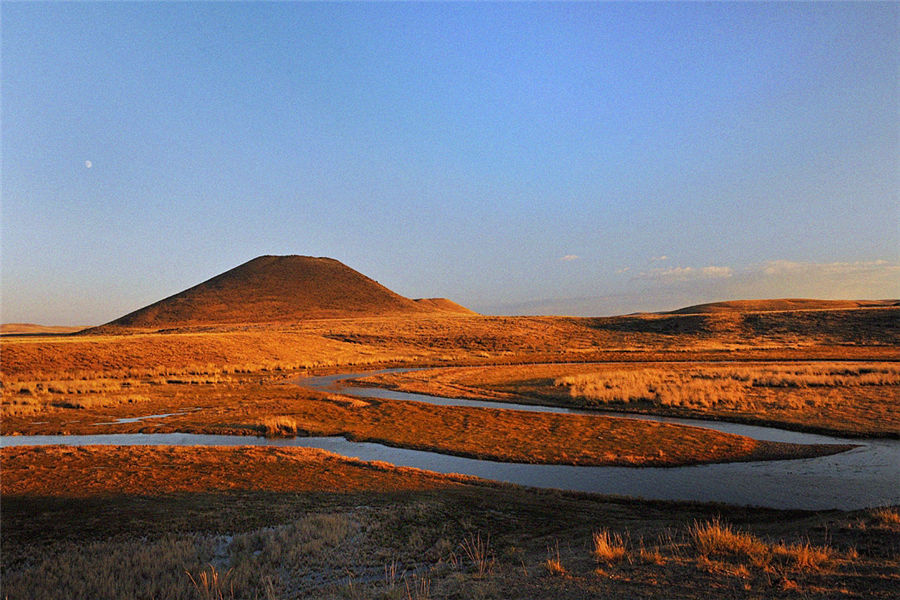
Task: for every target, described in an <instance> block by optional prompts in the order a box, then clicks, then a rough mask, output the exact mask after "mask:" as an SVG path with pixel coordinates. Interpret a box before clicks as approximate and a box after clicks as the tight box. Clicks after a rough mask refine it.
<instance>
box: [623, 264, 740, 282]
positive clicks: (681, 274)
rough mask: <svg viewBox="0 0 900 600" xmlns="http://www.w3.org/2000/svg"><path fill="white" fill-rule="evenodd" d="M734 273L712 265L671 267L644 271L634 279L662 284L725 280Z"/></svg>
mask: <svg viewBox="0 0 900 600" xmlns="http://www.w3.org/2000/svg"><path fill="white" fill-rule="evenodd" d="M733 274H734V271H733V270H732V268H731V267H721V266H716V265H710V266H708V267H701V268H699V269H695V268H694V267H669V268H665V269H663V268H658V269H650V270H649V271H642V272H640V273H638V274H637V275H635V276H634V279H644V280H651V281H660V282H675V281H696V280H700V279H723V278H727V277H731V276H732V275H733Z"/></svg>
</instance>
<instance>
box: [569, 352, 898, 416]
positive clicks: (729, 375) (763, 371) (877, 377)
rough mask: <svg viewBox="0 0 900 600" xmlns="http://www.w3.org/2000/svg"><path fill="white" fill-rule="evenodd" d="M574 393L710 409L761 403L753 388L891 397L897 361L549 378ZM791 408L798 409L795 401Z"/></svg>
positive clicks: (600, 399)
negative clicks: (867, 390) (862, 389)
mask: <svg viewBox="0 0 900 600" xmlns="http://www.w3.org/2000/svg"><path fill="white" fill-rule="evenodd" d="M553 384H554V385H555V386H558V387H564V388H565V389H567V390H568V393H569V395H570V396H572V397H573V398H578V399H582V400H584V401H585V402H586V403H587V404H588V405H593V404H609V403H612V404H626V403H629V402H651V403H654V404H659V405H662V406H675V407H681V406H685V407H690V408H710V407H716V406H723V407H728V408H757V407H758V408H763V409H764V408H765V407H763V406H754V404H755V402H754V398H753V397H752V395H751V392H752V389H753V388H811V387H814V388H846V387H855V386H884V387H886V388H887V389H886V390H885V391H884V392H882V393H887V394H888V395H890V396H891V397H893V398H900V387H898V386H900V365H897V364H893V363H878V364H852V365H847V364H836V363H832V364H821V363H820V364H806V365H754V366H728V367H716V366H708V365H704V366H702V367H695V368H691V369H678V370H674V369H663V368H645V369H620V370H615V369H606V370H604V371H601V372H596V373H586V374H580V375H570V376H565V377H560V378H557V379H556V380H554V382H553ZM808 398H809V400H811V401H812V403H813V404H818V405H820V406H828V405H830V404H832V403H833V400H832V397H830V396H828V395H826V394H816V395H809V397H808ZM790 400H793V401H794V404H793V405H792V406H789V407H790V408H800V407H801V406H800V405H799V404H800V401H799V400H798V399H797V398H796V397H795V398H790Z"/></svg>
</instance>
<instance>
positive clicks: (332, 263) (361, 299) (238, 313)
mask: <svg viewBox="0 0 900 600" xmlns="http://www.w3.org/2000/svg"><path fill="white" fill-rule="evenodd" d="M435 312H467V309H465V308H463V307H461V306H459V305H456V304H454V303H452V302H450V301H449V300H443V299H426V300H420V301H414V300H410V299H409V298H404V297H403V296H400V295H399V294H395V293H394V292H392V291H391V290H389V289H387V288H386V287H384V286H383V285H381V284H379V283H378V282H377V281H374V280H372V279H369V278H368V277H366V276H365V275H363V274H361V273H359V272H357V271H354V270H353V269H351V268H350V267H347V266H346V265H344V264H342V263H340V262H338V261H337V260H334V259H332V258H313V257H310V256H260V257H259V258H255V259H253V260H251V261H249V262H247V263H244V264H242V265H240V266H238V267H235V268H234V269H231V270H230V271H226V272H225V273H222V274H221V275H217V276H215V277H213V278H212V279H209V280H208V281H204V282H203V283H201V284H199V285H196V286H194V287H192V288H190V289H187V290H185V291H183V292H180V293H178V294H175V295H174V296H170V297H168V298H165V299H164V300H160V301H159V302H156V303H154V304H151V305H149V306H146V307H144V308H142V309H140V310H136V311H134V312H132V313H129V314H127V315H125V316H124V317H120V318H118V319H116V320H115V321H112V322H110V323H107V324H106V325H103V326H101V327H100V328H95V329H93V330H90V331H91V332H97V331H98V330H115V329H119V328H136V329H163V328H172V327H184V326H196V325H206V324H237V323H279V322H280V323H287V322H293V321H300V320H305V319H322V318H341V317H360V316H366V317H368V316H382V315H396V314H424V313H435Z"/></svg>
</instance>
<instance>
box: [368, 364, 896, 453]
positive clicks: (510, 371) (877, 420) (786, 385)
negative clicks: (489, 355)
mask: <svg viewBox="0 0 900 600" xmlns="http://www.w3.org/2000/svg"><path fill="white" fill-rule="evenodd" d="M363 382H364V383H365V384H367V385H382V386H386V387H391V388H394V389H399V390H404V391H410V392H418V393H426V394H433V395H439V396H456V397H468V398H481V399H492V400H498V401H516V402H524V403H529V402H531V403H542V404H555V405H560V406H570V407H578V408H586V409H597V410H613V411H623V412H638V413H655V414H663V415H670V416H685V417H700V418H713V419H728V420H733V421H741V422H748V423H759V424H774V425H777V426H780V427H784V428H788V429H800V430H806V431H818V432H826V433H836V434H839V435H848V436H860V437H879V436H881V437H898V436H900V365H898V363H895V362H853V361H847V362H843V361H842V362H827V361H826V362H815V363H810V362H802V361H780V362H765V363H755V362H754V363H728V364H710V363H705V362H687V363H674V364H673V363H642V364H634V363H632V364H621V363H619V364H595V365H585V364H567V365H559V364H551V365H528V366H519V367H483V368H455V369H440V370H426V371H416V372H411V373H404V374H391V375H379V376H377V377H370V378H368V379H366V380H363Z"/></svg>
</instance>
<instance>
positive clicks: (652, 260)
mask: <svg viewBox="0 0 900 600" xmlns="http://www.w3.org/2000/svg"><path fill="white" fill-rule="evenodd" d="M664 260H669V257H668V256H666V255H665V254H663V255H662V256H654V257H653V258H651V259H650V262H662V261H664Z"/></svg>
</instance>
